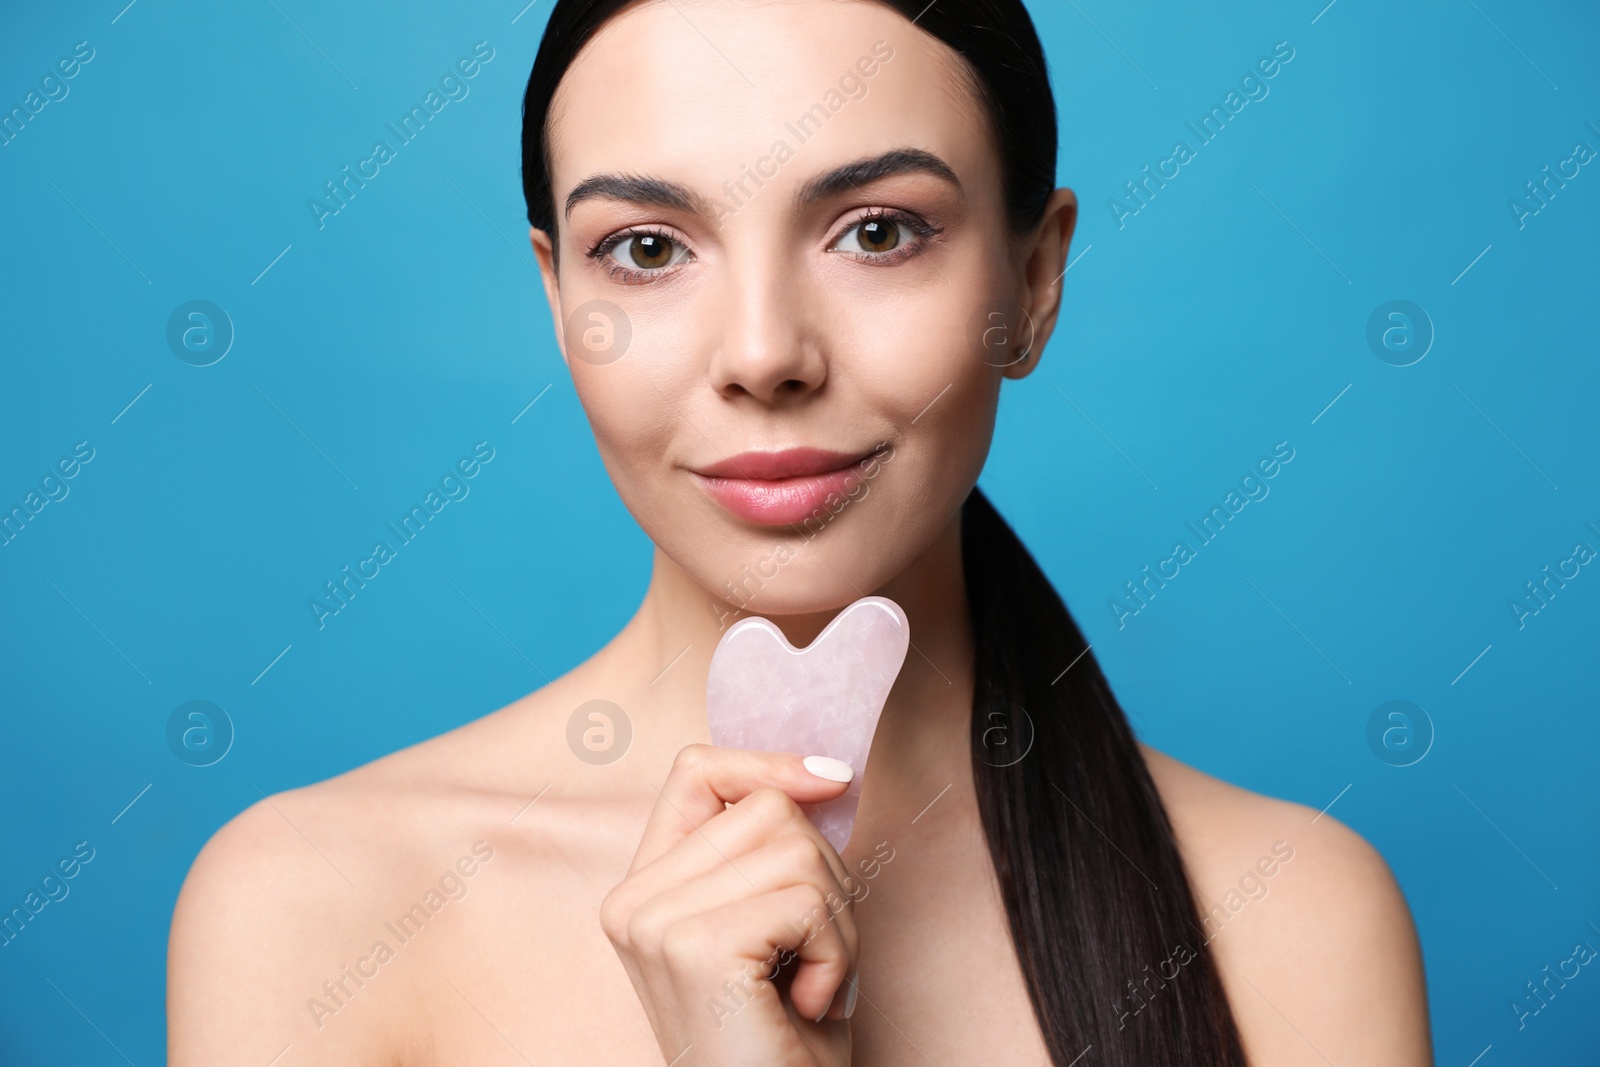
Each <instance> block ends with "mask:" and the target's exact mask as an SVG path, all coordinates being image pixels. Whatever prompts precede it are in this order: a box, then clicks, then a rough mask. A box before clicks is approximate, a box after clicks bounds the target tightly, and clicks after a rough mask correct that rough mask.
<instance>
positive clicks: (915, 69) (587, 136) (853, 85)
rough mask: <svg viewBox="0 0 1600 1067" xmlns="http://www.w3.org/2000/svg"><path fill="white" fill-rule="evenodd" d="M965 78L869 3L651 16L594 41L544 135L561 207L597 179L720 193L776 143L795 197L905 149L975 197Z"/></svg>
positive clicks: (912, 31)
mask: <svg viewBox="0 0 1600 1067" xmlns="http://www.w3.org/2000/svg"><path fill="white" fill-rule="evenodd" d="M968 70H969V68H967V66H966V64H965V62H964V61H963V60H961V59H960V57H959V56H957V55H956V53H955V52H953V51H952V50H951V49H949V48H948V47H947V46H945V45H944V44H943V43H942V42H940V41H938V40H937V39H936V38H934V37H932V36H931V35H929V34H927V33H924V32H923V31H921V30H919V29H918V28H917V27H916V26H914V25H912V23H911V22H910V20H909V19H907V18H906V17H904V16H903V15H901V14H900V13H899V12H897V11H895V10H893V9H892V8H889V7H887V6H884V5H882V4H878V3H872V2H863V0H777V2H773V0H650V2H646V3H642V4H638V5H635V6H633V7H631V8H629V9H627V10H626V11H625V12H624V13H623V14H621V15H619V16H617V17H615V18H613V19H612V20H611V21H610V22H608V23H607V24H606V25H605V26H603V27H602V28H601V29H600V31H599V32H598V33H596V34H595V36H594V37H593V38H591V39H590V41H589V42H588V43H587V44H586V45H585V46H584V48H583V49H582V50H581V51H580V52H579V54H578V56H577V58H576V59H575V60H574V62H573V64H572V66H571V67H570V68H569V69H568V71H567V73H566V74H565V76H564V77H563V78H562V81H561V85H560V87H559V88H558V90H557V92H556V94H555V97H554V99H553V100H552V103H551V110H550V124H549V145H550V160H551V172H552V173H551V179H552V185H553V188H554V192H555V197H556V202H557V204H558V205H559V204H560V203H561V201H562V198H563V197H564V196H565V195H566V192H567V191H568V190H570V189H571V188H572V186H573V185H574V184H576V183H577V182H578V181H581V180H583V179H584V178H585V177H588V176H590V175H593V174H597V173H629V174H648V175H651V176H658V177H666V178H670V179H673V180H678V181H682V182H684V183H685V184H688V185H690V186H692V187H696V188H699V189H702V190H703V191H705V192H707V193H714V191H715V190H716V189H717V188H718V187H720V186H721V185H722V183H723V182H724V181H729V180H732V181H738V179H739V178H740V176H741V174H742V173H743V170H744V169H745V168H750V167H753V166H755V164H756V163H757V161H758V160H762V159H771V158H772V156H773V153H774V149H775V148H776V146H777V145H778V144H779V143H780V142H781V143H783V144H784V145H786V146H787V149H788V151H789V153H790V154H792V159H793V162H787V163H786V165H785V166H784V168H783V173H782V174H780V176H779V180H780V181H786V182H789V183H791V184H794V185H798V184H800V183H801V182H803V181H804V180H805V179H806V178H807V177H809V176H811V175H814V174H816V173H819V172H821V171H824V170H827V169H830V168H831V167H833V166H836V165H837V164H839V163H841V162H846V161H849V160H853V159H861V158H867V157H872V156H877V155H879V154H881V153H882V152H884V151H885V150H886V149H888V148H891V147H907V146H909V147H915V148H920V149H924V150H926V151H930V152H933V153H934V154H936V155H938V156H940V157H941V158H943V159H944V160H946V161H947V162H948V163H949V164H950V165H951V167H952V168H954V169H955V171H956V173H957V174H958V175H959V176H960V177H961V179H962V181H963V183H964V184H968V185H969V187H970V186H972V185H978V186H982V185H983V184H984V182H983V180H982V179H983V177H984V173H985V171H986V170H992V169H995V168H997V163H996V162H995V158H994V156H995V153H994V148H993V135H992V133H991V130H990V125H989V122H988V119H987V115H986V113H985V112H984V110H983V107H982V104H981V103H980V102H979V100H978V99H977V97H976V96H975V95H974V89H973V87H972V84H971V81H970V76H969V74H968ZM969 179H970V180H969ZM993 180H994V181H995V182H997V181H998V178H997V176H993Z"/></svg>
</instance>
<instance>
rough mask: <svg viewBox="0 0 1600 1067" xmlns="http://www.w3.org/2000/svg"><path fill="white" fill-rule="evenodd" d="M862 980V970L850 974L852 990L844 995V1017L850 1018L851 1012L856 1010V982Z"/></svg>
mask: <svg viewBox="0 0 1600 1067" xmlns="http://www.w3.org/2000/svg"><path fill="white" fill-rule="evenodd" d="M860 981H861V972H860V971H852V972H851V974H850V991H849V992H848V993H846V994H845V995H844V1017H845V1018H846V1019H848V1018H850V1013H851V1012H853V1011H855V1010H856V984H857V983H858V982H860Z"/></svg>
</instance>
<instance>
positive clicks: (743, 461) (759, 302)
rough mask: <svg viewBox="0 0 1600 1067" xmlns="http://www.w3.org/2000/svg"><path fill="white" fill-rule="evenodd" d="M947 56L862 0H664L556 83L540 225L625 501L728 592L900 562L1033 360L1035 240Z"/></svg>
mask: <svg viewBox="0 0 1600 1067" xmlns="http://www.w3.org/2000/svg"><path fill="white" fill-rule="evenodd" d="M959 64H960V61H959V60H958V59H957V57H956V55H955V53H954V52H952V51H950V50H949V49H948V48H947V47H946V46H944V45H943V44H942V43H940V42H938V41H937V40H936V39H935V38H933V37H931V36H929V35H927V34H925V33H923V32H921V31H920V30H918V29H917V28H916V27H914V26H913V25H912V24H911V23H910V22H909V21H908V20H907V19H906V18H904V17H903V16H901V15H900V14H898V13H897V12H895V11H893V10H891V9H889V8H887V7H883V6H880V5H878V4H875V3H847V2H840V0H785V2H777V3H749V2H740V0H694V2H689V0H669V2H668V3H646V4H642V5H636V6H634V7H632V8H630V9H629V10H627V11H626V12H625V13H624V14H622V15H620V16H618V17H615V18H613V19H612V20H611V21H610V22H609V23H607V24H606V25H605V27H604V28H603V29H602V30H601V31H600V32H599V33H598V34H597V35H596V36H595V37H594V38H593V39H592V40H591V41H590V42H589V43H588V45H587V46H586V47H585V48H584V49H583V51H582V53H581V54H580V55H579V57H578V59H577V61H576V62H574V63H573V65H572V66H571V68H570V69H569V70H568V72H567V74H566V75H565V77H564V79H563V80H562V83H561V85H560V88H559V90H558V92H557V94H556V97H555V100H554V102H553V104H552V108H551V121H550V158H551V167H552V171H551V180H552V188H553V189H554V195H555V209H556V217H557V220H558V221H557V231H558V236H557V238H556V255H555V258H554V264H553V263H552V257H551V254H550V247H549V243H548V240H549V239H548V238H547V237H546V236H545V235H544V234H542V233H540V232H539V231H537V230H536V231H534V235H533V236H534V244H535V248H536V250H537V251H538V252H539V255H540V263H541V267H542V269H543V271H544V274H545V285H546V292H547V294H548V295H549V297H550V300H551V305H552V310H553V314H554V315H555V318H556V321H557V324H558V327H557V328H558V331H559V332H560V334H561V343H562V351H563V355H564V357H565V358H566V360H567V364H568V367H569V368H570V370H571V373H572V378H573V383H574V385H575V387H576V389H577V392H578V396H579V399H580V401H581V402H582V404H583V406H584V410H585V411H586V412H587V414H588V417H589V421H590V423H591V425H592V427H593V430H594V435H595V439H596V441H597V443H598V445H599V449H600V454H601V457H602V458H603V460H604V462H605V464H606V468H607V470H608V471H609V472H610V474H611V477H612V479H613V480H614V482H615V483H616V486H617V490H618V492H619V493H620V495H621V497H622V500H623V502H624V503H625V504H626V505H627V507H628V509H629V511H630V512H632V514H633V516H634V518H635V519H636V520H637V521H638V522H639V524H640V526H641V527H643V529H644V530H645V532H646V533H647V534H648V535H649V536H650V538H651V539H652V540H653V541H654V542H655V543H656V544H657V545H658V546H659V547H660V548H661V549H662V551H664V552H665V553H666V554H667V555H668V556H669V557H670V558H671V559H672V560H673V561H675V562H676V563H677V564H678V565H679V566H681V567H682V568H683V569H684V570H685V571H687V572H688V573H689V574H690V575H692V576H693V578H694V579H695V580H696V581H697V582H699V584H700V585H702V586H703V587H704V588H706V589H707V590H708V591H710V592H711V593H712V594H713V595H715V596H717V597H720V598H721V600H722V601H724V602H726V606H723V605H719V604H713V610H714V611H716V612H717V613H718V614H719V615H721V613H722V612H723V611H727V610H730V609H731V608H747V609H749V610H751V611H754V612H758V613H760V614H792V613H809V612H820V611H826V610H830V609H834V608H837V607H839V606H841V605H843V604H845V603H848V602H850V601H852V600H854V599H856V598H857V597H859V596H861V595H864V594H865V593H868V592H871V591H872V590H873V589H875V588H878V587H880V586H882V585H883V584H884V583H886V582H887V581H889V580H890V579H892V578H893V577H894V576H895V575H897V574H898V573H900V572H901V571H902V570H904V569H905V568H906V567H907V566H908V565H910V564H911V563H912V562H913V561H915V560H916V559H917V557H918V556H919V555H921V554H922V553H923V552H924V551H926V550H927V549H928V547H929V546H930V545H931V544H932V543H933V542H934V540H935V539H936V538H937V537H938V536H939V534H940V533H941V532H943V531H944V530H945V529H946V528H947V527H948V526H949V525H950V524H951V523H952V522H953V521H954V520H955V519H956V517H957V515H958V514H959V509H960V506H961V503H962V501H963V500H964V499H965V497H966V495H967V493H968V491H969V490H970V489H971V487H972V485H973V484H974V483H975V482H976V480H977V477H978V473H979V471H980V470H981V469H982V467H983V463H984V459H985V456H986V455H987V452H988V448H989V441H990V437H991V433H992V431H993V427H994V416H995V408H996V404H997V401H998V398H999V389H1000V382H1001V380H1002V378H1003V377H1007V376H1010V377H1020V376H1021V375H1022V374H1025V373H1027V372H1028V371H1029V370H1031V369H1032V367H1033V366H1035V365H1036V363H1037V359H1038V349H1039V348H1041V347H1042V346H1043V343H1044V340H1045V337H1046V336H1047V334H1048V330H1049V326H1050V323H1051V322H1053V303H1052V304H1051V306H1050V308H1049V311H1048V314H1047V315H1046V316H1045V317H1046V318H1047V319H1048V320H1049V321H1046V322H1044V323H1040V322H1038V321H1037V319H1038V316H1037V315H1036V316H1035V321H1034V322H1033V323H1031V324H1030V323H1029V322H1028V321H1027V317H1026V316H1025V315H1023V314H1021V313H1020V312H1019V308H1021V307H1022V306H1023V305H1024V304H1026V303H1027V302H1028V301H1030V300H1032V301H1034V303H1033V304H1032V305H1031V306H1033V307H1034V308H1035V309H1037V308H1038V304H1037V300H1038V293H1037V292H1034V293H1033V294H1032V295H1031V296H1030V295H1029V286H1028V285H1027V284H1026V283H1027V281H1028V279H1029V274H1030V272H1029V271H1028V270H1027V269H1026V262H1027V260H1028V259H1029V256H1030V248H1031V244H1030V243H1029V242H1027V241H1020V242H1019V241H1017V240H1015V239H1013V238H1012V237H1011V236H1010V233H1009V230H1008V226H1007V221H1006V217H1005V213H1004V207H1003V193H1002V188H1001V172H1000V163H999V157H998V148H997V145H996V143H995V140H994V135H993V133H992V132H991V130H990V124H989V121H988V118H987V115H986V113H985V112H984V111H983V110H982V109H981V104H980V102H979V101H978V100H977V99H976V98H975V97H974V96H973V95H972V89H971V88H970V87H969V83H968V82H967V80H966V79H965V77H964V76H963V73H962V70H961V67H960V65H959ZM1067 195H1068V196H1070V194H1067ZM1069 226H1070V224H1069ZM1068 233H1070V229H1069V230H1068ZM1062 251H1064V250H1062ZM1058 269H1059V268H1058ZM1052 273H1054V272H1052ZM1037 288H1038V286H1037V284H1036V285H1035V286H1034V289H1035V290H1037ZM1051 288H1052V289H1053V286H1052V287H1051ZM1030 340H1031V345H1030ZM1030 352H1031V354H1027V353H1030ZM794 450H810V451H802V452H795V451H794ZM775 453H776V454H778V455H774V454H775ZM726 618H730V619H731V618H732V616H731V614H730V615H728V616H726Z"/></svg>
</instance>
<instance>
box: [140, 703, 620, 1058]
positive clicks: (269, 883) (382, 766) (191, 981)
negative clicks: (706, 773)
mask: <svg viewBox="0 0 1600 1067" xmlns="http://www.w3.org/2000/svg"><path fill="white" fill-rule="evenodd" d="M563 681H564V680H557V682H556V683H554V684H553V685H552V686H548V687H546V688H545V689H542V690H539V691H537V692H535V693H533V694H530V695H528V696H526V697H523V698H522V699H521V700H519V701H516V702H515V703H513V704H511V705H508V706H507V707H505V708H502V709H500V710H498V711H496V712H493V713H491V714H489V715H485V716H483V717H482V718H479V719H476V720H474V721H472V722H470V723H467V724H466V725H464V726H462V727H459V728H457V729H455V730H452V731H449V732H448V733H445V734H442V735H440V736H438V737H435V738H432V739H430V740H427V741H424V742H422V743H420V744H418V745H414V746H411V747H410V748H406V749H403V750H401V751H399V752H396V753H393V754H392V755H389V756H386V757H383V758H382V759H379V760H376V761H374V762H372V763H369V764H367V765H365V766H362V767H358V768H356V769H354V770H352V771H350V772H348V773H345V774H341V775H339V776H337V777H335V778H331V779H328V780H326V781H323V782H318V783H315V784H312V785H308V786H304V787H301V788H295V789H289V790H286V791H283V792H280V793H276V794H273V795H270V796H262V797H260V799H258V800H257V801H256V802H255V803H253V804H251V805H250V806H249V807H248V808H247V809H246V810H244V811H243V812H241V813H240V814H238V815H237V816H235V817H234V818H233V819H231V820H230V821H229V822H228V823H227V824H226V825H224V826H223V827H222V828H221V829H220V830H218V831H217V833H216V834H215V835H214V836H213V837H212V838H211V840H210V841H209V842H207V844H206V846H205V847H204V849H202V850H201V852H200V854H199V856H198V857H197V858H196V859H195V862H194V864H193V866H192V867H191V869H190V871H189V875H188V877H187V879H186V880H185V882H184V885H183V888H182V891H181V892H180V894H179V897H178V901H177V905H176V908H175V910H174V913H173V920H172V930H171V935H170V943H169V951H168V964H167V973H168V983H167V985H168V994H167V1013H168V1034H169V1037H168V1044H169V1062H171V1063H173V1064H174V1065H175V1067H184V1065H189V1064H202V1063H203V1064H220V1063H235V1062H238V1063H267V1062H270V1061H272V1060H273V1059H274V1057H275V1056H277V1055H278V1054H279V1053H281V1052H282V1051H283V1050H284V1049H285V1048H287V1047H290V1046H298V1047H302V1048H304V1047H305V1046H309V1045H312V1044H314V1045H315V1047H316V1049H317V1052H316V1056H317V1061H318V1062H344V1063H355V1064H362V1063H373V1064H377V1063H394V1062H397V1061H399V1060H400V1059H404V1058H412V1057H414V1056H415V1055H418V1054H420V1053H421V1051H422V1050H420V1049H418V1048H415V1047H410V1046H411V1043H412V1042H413V1041H414V1035H416V1034H418V1033H420V1032H421V1031H420V1030H419V1028H418V1027H417V1025H416V1022H415V1019H416V1012H415V1005H416V1004H417V1003H418V1001H419V1000H422V1001H428V1000H434V1001H436V1000H437V999H438V994H439V992H440V991H439V990H438V989H434V988H432V986H431V985H430V986H429V987H428V988H426V989H423V988H421V987H420V985H419V984H420V983H432V984H433V985H438V984H439V978H438V975H439V974H441V973H449V971H450V968H449V967H448V966H447V965H446V964H447V962H448V960H449V958H450V956H451V953H452V952H454V951H456V950H457V947H458V946H460V945H462V944H478V945H483V944H491V945H492V944H495V943H497V942H501V941H504V940H505V936H504V935H505V932H506V927H505V925H504V920H505V915H506V914H507V913H508V912H514V911H515V910H516V907H515V905H514V904H511V903H509V902H510V901H512V900H516V899H520V900H521V901H522V902H524V903H534V902H537V901H538V900H539V898H540V897H541V895H542V894H541V892H540V883H539V872H541V871H551V870H552V869H553V868H556V867H559V878H560V879H561V881H560V884H559V886H558V887H557V888H559V890H560V892H559V893H558V892H555V891H554V890H553V889H552V892H551V893H550V894H549V896H550V897H551V898H552V900H559V899H573V898H576V897H578V896H580V895H581V894H578V893H574V892H573V888H574V887H573V884H572V879H573V872H574V870H575V869H581V868H583V867H584V865H585V863H586V861H592V863H593V866H596V867H598V868H601V869H602V870H604V869H605V868H606V867H607V865H608V864H611V865H614V864H615V862H616V860H615V858H614V857H610V856H607V855H604V854H601V853H600V852H599V851H598V850H597V848H596V845H595V841H596V838H595V835H594V834H593V833H592V830H593V828H594V827H595V826H596V825H601V826H604V825H605V824H606V822H607V821H608V820H611V819H620V820H626V819H628V818H631V817H632V811H631V809H629V808H628V807H627V805H626V804H614V805H611V806H609V807H608V805H607V804H606V803H605V799H604V794H603V791H601V795H600V796H599V798H598V799H596V797H595V796H594V795H593V794H594V792H595V790H594V789H593V788H592V786H593V785H594V782H595V779H594V776H592V775H591V776H588V777H587V778H582V779H574V778H573V776H572V774H571V764H574V763H576V762H577V761H575V760H572V759H571V758H570V757H571V754H570V752H569V751H568V748H567V746H566V744H565V740H564V738H565V725H566V717H567V716H566V714H565V713H566V712H568V711H570V710H571V708H570V706H568V703H567V702H568V700H569V696H570V694H569V693H568V692H566V691H565V690H566V689H567V688H568V687H565V686H563ZM563 756H564V757H567V758H566V759H562V758H561V757H563ZM586 786H588V787H589V788H588V790H587V791H586V790H585V787H586ZM542 794H543V795H542ZM646 810H647V809H646ZM635 837H637V835H635ZM624 839H625V838H624ZM553 857H559V858H560V861H561V862H560V863H559V864H557V863H553V862H551V861H552V858H553ZM622 863H623V864H624V867H625V864H626V857H623V859H622ZM530 872H532V874H531V875H530ZM600 881H604V879H603V878H601V879H600ZM552 884H553V883H552ZM513 885H514V886H515V891H514V892H513V891H512V887H513ZM549 887H550V886H547V888H549ZM469 894H472V895H473V900H474V902H473V903H472V904H471V905H465V904H462V903H459V901H461V900H463V899H464V898H466V897H467V896H468V895H469ZM523 910H524V911H536V910H537V909H527V908H524V909H523ZM424 926H426V927H427V930H428V933H427V935H426V936H417V935H418V933H419V932H420V931H421V929H422V928H423V927H424ZM435 931H439V932H435ZM528 936H529V937H532V938H537V936H538V932H537V931H529V932H528ZM480 966H481V963H480ZM380 973H381V974H382V975H383V977H382V978H381V979H379V978H377V977H376V976H377V975H379V974H380ZM468 973H470V972H468ZM444 992H445V993H446V994H447V995H449V994H448V989H447V988H446V989H445V990H444ZM335 1015H337V1016H339V1019H338V1020H337V1021H334V1020H333V1016H335ZM351 1016H357V1017H361V1018H359V1019H358V1020H356V1021H352V1020H351V1018H350V1017H351ZM302 1062H304V1061H302Z"/></svg>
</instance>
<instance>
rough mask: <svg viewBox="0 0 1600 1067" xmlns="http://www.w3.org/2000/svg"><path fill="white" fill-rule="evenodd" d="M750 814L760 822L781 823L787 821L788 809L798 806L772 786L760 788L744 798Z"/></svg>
mask: <svg viewBox="0 0 1600 1067" xmlns="http://www.w3.org/2000/svg"><path fill="white" fill-rule="evenodd" d="M744 804H745V805H746V806H747V807H748V809H749V811H750V814H751V815H752V816H754V817H755V818H757V819H759V820H761V821H762V822H782V821H785V820H787V819H788V817H789V813H790V809H791V808H794V809H795V810H798V806H797V805H796V804H795V802H794V801H793V800H790V799H789V794H787V793H785V792H784V791H783V790H781V789H777V788H774V787H773V786H770V785H768V786H762V787H761V788H760V789H757V790H755V791H754V792H752V793H751V794H750V795H749V796H747V797H745V798H744Z"/></svg>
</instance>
